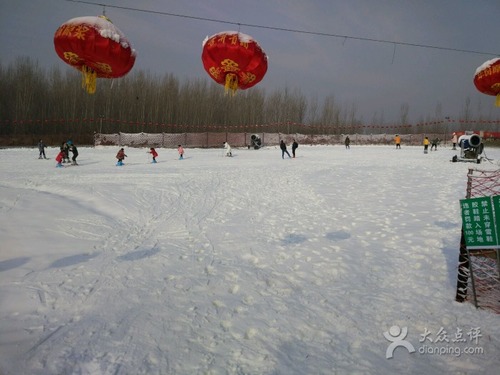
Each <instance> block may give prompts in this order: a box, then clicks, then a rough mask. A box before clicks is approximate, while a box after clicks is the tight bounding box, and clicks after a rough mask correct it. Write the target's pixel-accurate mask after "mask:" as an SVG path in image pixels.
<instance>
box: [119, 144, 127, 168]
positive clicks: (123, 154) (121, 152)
mask: <svg viewBox="0 0 500 375" xmlns="http://www.w3.org/2000/svg"><path fill="white" fill-rule="evenodd" d="M126 157H127V155H125V150H124V149H123V148H121V149H120V151H118V153H117V154H116V158H117V159H118V163H116V165H123V159H125V158H126Z"/></svg>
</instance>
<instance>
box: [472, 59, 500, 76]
mask: <svg viewBox="0 0 500 375" xmlns="http://www.w3.org/2000/svg"><path fill="white" fill-rule="evenodd" d="M499 61H500V58H495V59H491V60H488V61H485V62H484V63H483V64H482V65H481V66H480V67H478V68H477V69H476V72H475V73H474V75H477V74H479V73H480V72H482V71H483V70H484V69H487V68H489V67H490V66H492V65H493V64H495V63H497V62H499Z"/></svg>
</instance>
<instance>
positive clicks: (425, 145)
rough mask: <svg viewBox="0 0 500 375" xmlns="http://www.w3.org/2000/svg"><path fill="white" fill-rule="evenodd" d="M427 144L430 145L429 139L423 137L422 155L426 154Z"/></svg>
mask: <svg viewBox="0 0 500 375" xmlns="http://www.w3.org/2000/svg"><path fill="white" fill-rule="evenodd" d="M429 143H430V142H429V137H425V138H424V142H423V144H424V154H427V149H428V148H429Z"/></svg>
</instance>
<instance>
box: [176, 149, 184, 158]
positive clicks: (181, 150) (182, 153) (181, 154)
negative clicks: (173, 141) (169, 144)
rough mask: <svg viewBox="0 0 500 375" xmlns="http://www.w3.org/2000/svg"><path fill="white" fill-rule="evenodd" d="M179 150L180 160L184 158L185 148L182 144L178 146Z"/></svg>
mask: <svg viewBox="0 0 500 375" xmlns="http://www.w3.org/2000/svg"><path fill="white" fill-rule="evenodd" d="M177 151H178V152H179V160H182V159H184V149H183V148H182V146H181V145H178V146H177Z"/></svg>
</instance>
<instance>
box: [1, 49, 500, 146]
mask: <svg viewBox="0 0 500 375" xmlns="http://www.w3.org/2000/svg"><path fill="white" fill-rule="evenodd" d="M80 79H81V76H80V74H79V73H78V72H77V71H76V70H74V69H71V68H64V70H61V69H60V68H58V67H54V68H52V69H50V70H48V71H47V70H45V69H42V68H41V67H40V66H39V64H38V63H37V62H36V61H33V60H31V59H30V58H28V57H23V58H19V59H18V60H17V61H16V62H15V63H12V64H10V65H8V66H3V65H1V64H0V98H1V99H0V136H1V137H4V138H5V137H16V136H17V137H19V136H22V135H33V136H34V137H37V136H42V135H43V136H45V135H50V134H68V135H73V136H79V137H80V138H81V137H82V136H86V137H91V135H92V133H93V132H94V131H98V132H107V133H112V132H119V131H122V132H141V131H143V132H156V131H161V132H197V131H217V129H220V130H221V131H231V128H234V129H237V130H238V131H242V130H244V131H255V130H259V131H269V132H276V131H281V132H307V131H310V132H312V133H315V132H316V133H318V132H323V133H327V134H341V133H346V132H349V131H347V129H351V130H353V131H350V133H354V132H357V133H363V132H369V133H377V132H394V131H396V132H399V133H403V134H404V133H405V132H412V131H415V129H411V128H408V127H406V126H405V125H407V123H408V112H409V106H408V104H402V105H401V109H400V121H399V125H398V126H397V127H394V128H393V129H391V130H388V129H387V128H388V127H387V126H380V128H374V127H371V126H370V127H363V121H362V119H361V117H360V116H359V114H358V112H357V107H356V105H355V104H353V105H347V106H346V105H341V104H340V103H338V102H337V101H336V99H335V97H334V96H328V97H326V98H325V99H324V100H322V101H319V100H318V98H316V97H313V98H309V99H308V98H306V97H305V96H304V95H303V94H302V93H301V92H300V90H298V89H294V90H290V89H288V88H284V89H279V90H276V91H274V92H272V93H270V94H268V93H266V92H265V91H264V90H262V89H259V88H258V87H256V88H253V89H252V90H248V91H241V92H238V94H237V95H236V96H234V97H228V96H226V95H225V93H224V90H223V89H222V88H221V86H219V85H216V84H215V83H213V82H211V81H210V80H208V79H204V80H198V79H196V80H190V81H189V80H188V81H183V82H181V81H179V79H178V78H176V77H175V76H173V75H172V74H165V75H164V76H160V77H159V76H155V75H151V74H148V73H145V72H142V71H134V72H133V73H131V74H129V75H127V76H126V77H124V78H121V79H118V80H113V81H110V80H98V88H97V92H96V93H95V94H94V95H89V94H87V93H86V92H85V91H84V90H83V89H82V88H81V87H80V85H79V84H76V83H75V82H77V81H79V80H80ZM466 104H467V103H466ZM469 104H470V101H469ZM467 105H468V104H467ZM465 112H466V113H469V112H470V109H467V108H466V111H465ZM461 115H463V114H461ZM436 116H437V118H436ZM436 116H434V118H431V117H429V116H428V117H427V118H426V119H425V121H427V122H430V123H432V121H434V122H435V123H434V125H432V126H433V127H434V128H428V129H426V130H427V131H429V132H438V131H442V129H438V128H439V127H440V126H441V125H440V124H441V122H439V121H436V120H440V118H439V117H440V116H441V114H440V111H439V104H438V106H437V108H436ZM383 120H384V119H383V115H381V116H378V117H377V116H374V119H372V121H374V122H377V123H379V124H381V125H382V124H383V122H384V121H383ZM422 120H424V119H422ZM422 122H424V121H422ZM89 124H90V125H92V126H89ZM284 124H286V125H285V126H286V127H284ZM297 124H301V125H297ZM304 124H305V125H304ZM255 126H259V127H262V126H265V128H259V129H256V128H255ZM492 126H496V127H497V126H498V125H492ZM242 127H243V128H245V129H242ZM417 130H418V129H417ZM483 130H489V129H487V126H486V128H484V127H483Z"/></svg>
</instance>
